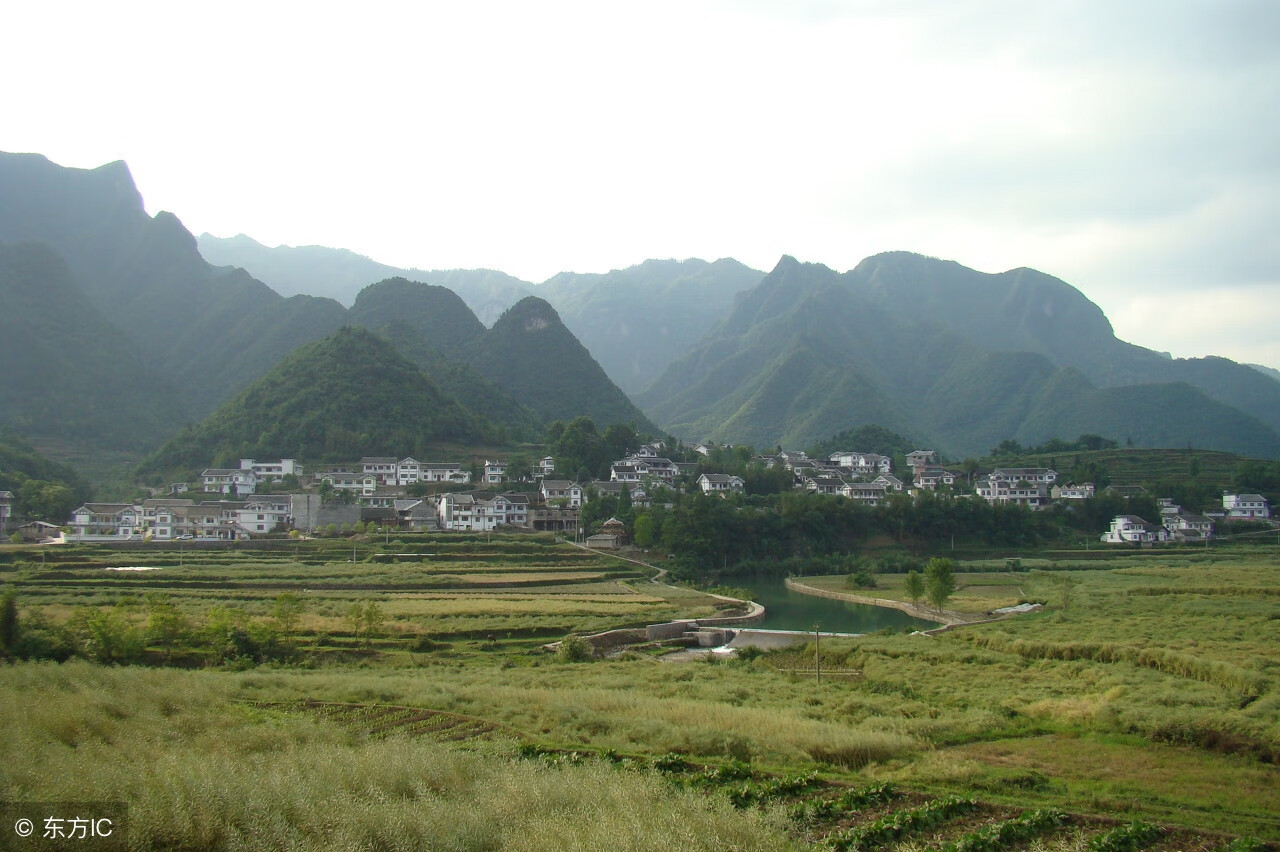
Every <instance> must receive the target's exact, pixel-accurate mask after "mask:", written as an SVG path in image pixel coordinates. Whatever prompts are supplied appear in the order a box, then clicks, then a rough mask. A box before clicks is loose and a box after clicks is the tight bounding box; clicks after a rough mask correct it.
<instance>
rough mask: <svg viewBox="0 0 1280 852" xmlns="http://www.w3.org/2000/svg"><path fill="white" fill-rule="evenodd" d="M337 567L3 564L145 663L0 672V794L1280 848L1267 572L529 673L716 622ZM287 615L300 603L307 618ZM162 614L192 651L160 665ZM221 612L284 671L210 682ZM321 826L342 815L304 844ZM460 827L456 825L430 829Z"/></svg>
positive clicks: (583, 838) (265, 815)
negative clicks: (360, 613)
mask: <svg viewBox="0 0 1280 852" xmlns="http://www.w3.org/2000/svg"><path fill="white" fill-rule="evenodd" d="M352 554H353V542H351V541H348V540H342V541H341V542H301V543H298V544H293V543H287V544H282V546H281V547H280V548H279V549H277V550H273V551H241V552H238V553H232V552H230V551H198V552H193V551H192V550H191V549H187V550H186V551H184V552H179V551H177V550H155V551H131V552H122V551H108V550H94V549H90V548H83V549H81V548H73V549H67V550H65V551H61V550H60V551H59V555H58V556H55V554H54V552H53V551H52V550H50V551H48V552H46V553H44V554H43V556H42V555H41V554H40V553H37V552H35V551H23V550H11V551H6V552H4V553H2V554H0V558H4V559H6V560H7V561H6V562H5V568H7V571H6V573H5V578H6V579H7V580H8V581H9V588H12V589H16V591H17V595H18V601H19V614H20V623H21V624H23V625H26V626H28V627H30V628H31V629H33V630H40V631H44V632H45V633H47V634H49V635H54V634H57V633H58V632H59V630H61V631H63V634H64V635H65V636H66V637H67V641H69V642H71V643H72V644H74V643H75V642H83V641H84V640H85V634H84V633H83V630H84V625H85V624H87V623H90V621H91V620H90V619H88V618H87V615H88V614H89V613H92V612H98V613H109V614H111V615H112V616H113V617H116V618H117V623H118V624H120V625H125V626H128V625H132V626H133V627H134V628H135V629H136V630H137V631H138V634H139V641H140V642H141V643H142V646H141V648H140V649H139V650H138V656H137V657H136V662H137V663H139V664H135V665H126V666H118V665H116V666H103V665H97V664H93V663H91V662H87V661H85V660H83V659H79V657H83V656H87V655H88V652H89V651H90V650H91V649H90V648H88V647H85V646H80V647H77V648H73V650H74V652H75V655H76V658H73V659H71V660H69V661H68V662H66V663H63V664H61V665H55V664H51V663H40V662H16V663H14V664H12V665H10V666H8V667H6V668H5V670H4V672H5V674H4V678H5V685H6V689H5V691H4V696H3V699H2V700H3V707H2V709H0V714H2V715H3V718H4V724H5V726H6V730H8V731H12V732H14V736H12V737H10V738H9V739H8V741H6V743H5V745H4V746H3V747H0V767H3V768H0V780H2V782H3V784H4V786H5V789H6V790H7V791H8V793H9V795H8V796H7V798H13V799H28V800H30V799H47V800H53V799H60V800H76V799H97V800H102V799H104V798H110V799H115V800H120V801H127V802H128V803H129V804H130V818H131V821H132V822H133V825H134V829H135V830H136V831H137V832H139V833H140V834H139V835H138V836H143V837H146V838H148V839H149V842H150V843H151V844H152V845H164V844H165V843H170V844H177V845H206V846H237V845H245V846H256V845H290V846H295V847H299V848H326V847H332V846H333V845H335V844H336V845H341V846H360V845H369V846H373V845H381V846H385V847H388V848H407V847H411V846H414V845H415V840H414V839H415V838H416V839H417V842H416V845H422V844H421V839H422V838H424V837H428V836H430V837H439V838H443V840H441V841H440V845H447V846H456V847H458V848H480V847H490V848H492V847H495V846H500V847H503V848H507V847H510V848H547V847H549V846H554V847H557V848H600V846H601V844H603V845H605V846H616V845H617V843H616V842H614V843H610V842H607V841H606V840H604V838H606V837H613V838H619V837H621V838H626V840H625V841H623V845H625V846H628V847H631V848H670V845H671V844H672V843H678V844H679V845H681V846H687V847H689V848H727V847H733V848H790V847H794V846H803V845H806V844H811V843H816V842H821V843H826V844H827V845H829V846H831V847H833V848H851V849H852V848H874V847H877V846H881V845H886V844H888V845H892V844H899V845H900V847H901V848H904V849H916V848H924V847H933V846H937V845H940V844H943V843H955V844H957V848H1005V847H1010V848H1012V847H1016V846H1018V845H1019V844H1026V843H1032V844H1036V848H1046V849H1083V848H1086V846H1088V845H1089V844H1090V843H1093V844H1095V846H1097V847H1098V848H1139V847H1141V846H1144V845H1145V846H1147V847H1148V848H1153V849H1175V848H1180V849H1189V848H1197V849H1215V848H1222V847H1225V845H1226V844H1227V843H1228V842H1229V841H1230V840H1231V839H1232V838H1233V837H1235V838H1240V837H1252V838H1259V839H1261V840H1269V841H1276V840H1280V821H1278V820H1277V818H1276V816H1275V815H1276V814H1277V813H1280V770H1278V769H1277V765H1276V764H1277V758H1280V692H1277V688H1276V673H1277V670H1278V667H1280V591H1278V590H1280V582H1277V580H1278V579H1280V551H1277V550H1276V549H1274V548H1272V547H1269V546H1268V547H1252V548H1249V549H1244V548H1241V549H1238V550H1232V549H1226V550H1221V551H1218V550H1214V551H1210V552H1208V553H1205V552H1202V551H1189V550H1169V551H1147V552H1142V553H1137V552H1135V553H1132V554H1130V553H1127V552H1126V553H1117V554H1113V555H1109V556H1108V557H1107V558H1105V559H1100V558H1097V557H1096V556H1094V557H1093V558H1092V559H1090V560H1089V561H1088V562H1084V561H1080V560H1071V559H1063V560H1049V559H1043V558H1036V556H1035V554H1028V556H1027V558H1024V559H1023V560H1021V562H1020V563H1019V564H1018V566H1017V567H1019V568H1020V569H1021V570H1018V571H1013V572H1011V571H1008V570H1004V569H1006V568H1007V567H1008V566H1007V562H1006V561H1005V560H1000V561H993V562H990V563H975V564H972V565H961V566H960V567H961V568H962V569H964V570H963V571H962V573H960V574H958V575H957V579H958V588H957V592H956V596H955V600H954V601H953V605H955V606H959V607H961V608H966V607H967V608H970V609H972V610H973V611H981V610H985V609H989V608H991V607H992V606H993V605H1003V604H1005V603H1007V602H1018V601H1020V600H1033V601H1038V602H1042V603H1044V604H1045V607H1044V609H1043V610H1042V611H1040V612H1037V613H1033V614H1029V615H1023V616H1018V617H1016V618H1013V619H1008V620H1005V621H1000V622H996V623H992V624H983V625H972V626H967V627H964V628H960V629H957V630H953V631H950V632H947V633H944V634H941V635H937V636H931V637H930V636H917V635H905V634H901V633H881V634H875V635H870V636H866V637H861V638H858V639H847V640H834V639H824V640H823V641H822V643H821V654H820V656H819V655H818V654H817V648H816V647H815V646H814V645H812V644H809V645H799V646H794V647H793V648H790V649H784V650H781V651H773V652H767V653H751V654H744V655H742V656H740V657H739V658H738V659H734V660H718V661H708V662H702V663H688V664H683V665H680V664H673V663H668V662H664V661H662V659H661V658H660V657H658V656H655V655H654V654H653V653H650V652H649V651H646V650H638V651H632V652H627V653H624V654H622V655H621V656H617V657H613V658H610V659H597V660H594V661H588V662H578V663H574V662H566V661H562V660H561V659H559V658H558V657H557V655H555V654H554V653H551V652H548V651H546V650H544V649H543V648H542V644H543V643H544V642H546V641H548V640H549V639H550V638H560V637H561V636H563V635H565V634H567V633H570V632H589V631H592V630H596V629H604V628H608V627H616V626H620V625H624V624H640V623H645V622H647V621H657V620H663V619H666V618H670V617H673V616H686V615H707V614H711V613H712V612H714V611H715V606H717V605H723V604H713V603H712V602H711V599H709V598H707V597H705V596H702V595H699V594H698V593H696V592H693V591H690V590H684V589H677V588H672V587H669V586H662V585H659V584H655V583H652V582H650V581H649V580H648V579H647V578H646V577H644V576H642V575H643V574H644V573H645V571H644V569H642V568H641V567H640V566H637V565H635V564H633V563H626V562H622V561H619V560H616V559H613V558H611V557H607V556H600V555H597V554H592V553H586V552H583V551H581V550H577V549H574V548H571V547H570V546H567V545H559V544H556V543H554V542H553V541H551V540H550V539H532V538H516V539H505V538H501V537H498V536H494V537H493V539H492V540H491V541H486V540H485V539H484V538H477V539H475V540H472V541H465V542H459V541H458V540H457V539H456V538H454V539H450V538H449V537H445V536H435V537H423V538H421V539H419V538H417V537H412V536H405V537H404V538H403V540H400V541H394V540H392V541H387V540H384V541H382V542H376V541H372V540H365V541H357V542H354V555H355V558H356V560H357V561H354V562H347V560H348V559H351V558H352ZM468 556H469V557H471V558H468ZM1086 565H1087V566H1088V568H1087V570H1086V568H1085V567H1083V566H1086ZM108 567H112V568H124V567H154V568H158V569H159V570H155V571H136V572H130V571H108V570H105V569H106V568H108ZM877 580H878V588H877V589H875V590H871V591H868V592H864V594H871V595H880V596H883V597H891V598H892V597H899V598H900V597H901V589H900V583H901V579H900V577H896V576H893V575H885V576H880V577H878V578H877ZM806 582H813V583H825V584H827V585H829V586H830V587H831V588H833V589H840V588H842V587H843V588H847V585H845V584H844V578H843V577H839V578H806ZM282 595H287V596H291V597H290V598H289V599H290V600H293V599H295V598H296V599H297V600H298V601H300V604H301V605H300V607H299V608H298V610H297V611H296V613H295V617H293V618H289V617H286V616H284V615H282V614H281V612H280V611H279V603H278V602H279V600H280V598H281V596H282ZM370 603H373V604H376V605H377V607H378V608H379V609H380V612H381V615H382V616H383V617H382V618H381V619H379V620H377V622H376V624H373V625H372V626H370V625H365V626H364V627H363V628H362V627H361V626H360V624H359V623H358V622H357V621H353V620H352V619H351V617H350V613H351V609H352V606H353V605H357V608H359V607H362V606H366V605H368V604H370ZM166 607H168V608H166ZM157 612H160V613H163V612H168V613H171V614H176V615H177V616H178V622H179V623H180V624H181V625H183V627H184V630H185V631H186V632H185V634H183V635H181V636H180V637H179V638H177V639H173V640H172V641H171V642H170V644H169V645H168V646H166V645H165V644H163V643H161V642H158V641H157V635H158V634H156V633H154V632H153V631H152V630H151V628H152V627H153V626H154V625H153V623H152V621H151V618H152V617H153V616H154V615H155V614H156V613H157ZM227 612H236V613H239V615H238V616H237V618H238V619H239V621H238V622H237V623H239V624H240V625H241V626H242V627H243V628H244V629H247V630H258V631H275V633H276V636H275V641H276V642H277V643H278V645H279V646H280V647H281V648H284V649H285V651H286V653H282V654H279V655H278V656H275V657H269V658H268V659H265V660H264V661H255V660H252V659H245V658H243V657H231V658H223V657H212V656H210V655H208V654H207V653H206V649H203V648H202V647H201V642H203V641H205V640H204V639H202V638H201V637H202V636H207V631H208V628H209V624H210V622H211V621H213V622H217V619H216V618H215V617H214V616H216V615H218V614H219V613H223V614H225V613H227ZM161 623H163V622H161ZM77 631H81V632H79V633H77ZM166 662H167V663H168V665H163V664H164V663H166ZM192 754H198V755H200V756H201V760H200V761H195V762H193V761H190V760H189V757H190V755H192ZM126 755H127V756H128V761H129V762H130V763H131V764H132V765H133V766H134V767H136V768H135V769H133V770H126V769H125V768H124V766H123V758H124V757H125V756H126ZM233 790H254V791H255V792H254V794H253V795H252V796H247V797H246V796H241V795H233V794H232V793H231V792H230V791H233ZM876 790H879V791H880V792H879V793H874V791H876ZM321 800H322V801H326V802H329V801H331V802H332V803H333V805H332V807H331V808H330V811H331V812H333V813H340V814H343V815H349V819H343V820H334V819H333V818H328V819H327V820H326V819H325V818H323V817H322V815H321V814H320V813H319V812H318V811H317V810H316V805H315V804H312V803H313V802H315V801H321ZM463 800H466V801H467V803H468V805H467V809H468V810H467V812H468V813H470V814H472V816H471V817H468V818H466V819H458V820H453V821H450V820H449V819H447V815H448V814H449V813H450V812H451V809H452V810H453V811H456V810H457V809H458V808H459V802H461V801H463ZM388 803H398V808H396V809H393V808H392V807H391V805H389V804H388ZM957 803H959V804H957ZM588 814H589V815H590V816H589V817H588V816H587V815H588ZM531 832H532V833H531ZM606 832H612V834H607V833H606ZM673 832H676V833H673ZM263 838H267V840H265V841H264V839H263ZM397 838H398V839H397ZM539 838H540V839H541V842H539ZM548 838H555V841H554V842H549V841H548ZM1108 838H1110V839H1108ZM1126 838H1128V839H1127V840H1126ZM1130 841H1132V844H1134V845H1131V846H1128V847H1124V846H1123V843H1126V842H1130ZM983 843H986V844H988V845H985V846H983V845H981V844H983ZM1108 843H1110V844H1112V845H1111V846H1107V845H1106V844H1108ZM1241 843H1242V842H1240V841H1238V842H1237V848H1251V847H1249V846H1248V845H1247V844H1244V845H1241ZM1117 844H1119V845H1117Z"/></svg>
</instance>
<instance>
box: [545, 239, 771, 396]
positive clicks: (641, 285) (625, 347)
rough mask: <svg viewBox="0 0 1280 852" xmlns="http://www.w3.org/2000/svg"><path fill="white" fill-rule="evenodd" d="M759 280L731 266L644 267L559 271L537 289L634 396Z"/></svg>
mask: <svg viewBox="0 0 1280 852" xmlns="http://www.w3.org/2000/svg"><path fill="white" fill-rule="evenodd" d="M763 277H764V273H763V272H760V271H759V270H755V269H751V268H749V267H746V266H743V265H742V264H741V263H738V261H736V260H732V259H728V258H726V259H722V260H717V261H715V262H714V263H708V262H707V261H705V260H683V261H677V260H646V261H645V262H644V263H641V264H639V265H637V266H630V267H627V268H626V269H615V270H613V271H612V272H608V273H604V274H590V275H586V274H577V273H573V272H562V273H560V274H559V275H556V276H554V277H552V278H549V279H548V280H546V281H545V282H543V283H542V284H540V285H538V289H537V295H538V296H540V297H541V298H543V299H546V300H547V301H548V302H550V303H551V304H552V305H553V306H554V307H555V309H556V311H557V312H558V313H559V314H560V316H561V318H562V319H563V320H564V324H565V325H566V326H568V327H569V330H570V331H572V332H573V333H574V334H575V335H577V337H578V339H579V340H581V341H582V344H583V345H584V346H586V347H587V349H589V350H591V353H592V354H593V355H594V356H595V357H596V360H598V361H599V362H600V366H601V367H603V368H604V371H605V372H606V373H608V374H609V377H610V378H611V379H613V380H614V381H615V382H617V383H618V386H619V387H621V388H622V389H623V390H625V391H627V392H628V393H638V392H639V391H642V390H644V389H645V388H646V387H648V385H649V384H650V383H651V382H652V381H653V380H654V379H656V378H657V377H658V376H659V375H661V374H662V371H663V370H665V369H666V368H667V366H668V365H669V364H670V363H671V362H672V361H674V360H676V359H677V358H678V357H680V356H681V355H682V354H684V353H685V352H686V351H688V349H689V348H690V347H691V346H693V344H695V343H697V342H698V340H699V339H700V338H702V336H703V335H705V334H706V333H707V332H708V331H710V330H711V329H712V328H713V327H714V326H715V325H716V323H718V322H719V321H720V319H721V318H722V317H723V316H724V315H725V314H726V313H727V312H728V310H729V307H730V305H731V304H732V303H733V297H734V295H735V294H737V293H740V292H742V291H743V290H746V289H748V288H750V287H754V286H755V285H756V284H758V283H760V279H761V278H763Z"/></svg>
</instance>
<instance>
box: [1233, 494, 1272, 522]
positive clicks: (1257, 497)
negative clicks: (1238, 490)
mask: <svg viewBox="0 0 1280 852" xmlns="http://www.w3.org/2000/svg"><path fill="white" fill-rule="evenodd" d="M1222 509H1223V511H1225V512H1226V515H1227V517H1228V518H1246V519H1251V520H1266V519H1267V518H1269V517H1271V504H1270V502H1269V501H1268V500H1267V498H1266V497H1263V496H1262V495H1261V494H1223V495H1222Z"/></svg>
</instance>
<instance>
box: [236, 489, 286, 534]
mask: <svg viewBox="0 0 1280 852" xmlns="http://www.w3.org/2000/svg"><path fill="white" fill-rule="evenodd" d="M234 512H235V519H236V526H238V527H239V528H240V529H241V530H242V531H243V532H245V533H248V534H249V535H263V534H265V533H269V532H274V531H275V530H276V529H283V528H284V527H287V526H288V525H289V499H288V496H287V495H286V496H285V497H284V500H283V501H281V500H279V499H265V500H250V501H248V502H247V503H245V504H244V505H243V506H240V507H237V508H236V509H235V510H234Z"/></svg>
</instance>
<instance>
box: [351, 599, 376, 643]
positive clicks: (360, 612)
mask: <svg viewBox="0 0 1280 852" xmlns="http://www.w3.org/2000/svg"><path fill="white" fill-rule="evenodd" d="M385 620H386V616H385V615H384V614H383V612H382V607H380V606H378V603H377V601H366V602H365V603H363V604H362V603H359V602H357V603H353V604H352V605H351V606H350V607H349V608H348V609H347V622H348V623H349V624H350V625H351V635H352V636H354V637H355V638H357V639H363V640H364V644H366V645H368V644H369V643H370V642H371V641H372V640H373V637H374V635H375V634H376V633H377V632H378V630H379V629H380V628H381V627H382V622H383V621H385Z"/></svg>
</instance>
